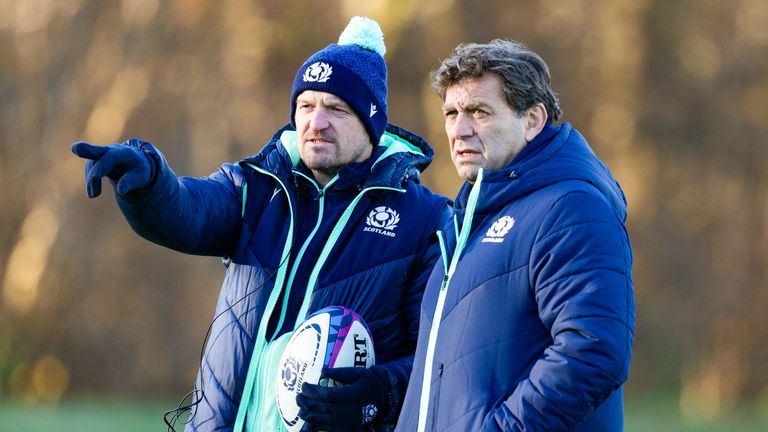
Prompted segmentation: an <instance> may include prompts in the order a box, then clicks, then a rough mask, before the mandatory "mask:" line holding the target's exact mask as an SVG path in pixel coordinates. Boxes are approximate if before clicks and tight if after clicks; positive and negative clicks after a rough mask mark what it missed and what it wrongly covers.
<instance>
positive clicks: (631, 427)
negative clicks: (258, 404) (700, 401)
mask: <svg viewBox="0 0 768 432" xmlns="http://www.w3.org/2000/svg"><path fill="white" fill-rule="evenodd" d="M172 406H175V403H174V402H164V401H136V400H130V401H127V400H107V401H104V400H101V401H99V400H79V401H75V400H68V401H64V402H62V403H60V404H59V405H58V406H53V405H48V406H25V405H24V404H22V403H19V402H13V401H8V400H0V432H50V431H57V432H75V431H78V432H81V431H110V432H138V431H166V430H167V428H166V426H165V424H164V423H163V420H162V416H163V413H164V412H165V411H166V410H168V409H170V408H171V407H172ZM177 430H179V431H181V430H183V427H178V428H177ZM625 431H626V432H646V431H650V432H722V431H737V432H765V431H768V412H766V411H765V410H762V411H761V410H758V409H743V410H740V411H738V412H735V413H733V414H731V415H730V416H727V417H725V418H721V419H718V420H712V421H703V420H699V421H690V420H689V421H686V420H684V419H683V418H682V417H681V416H680V413H679V411H678V409H677V405H676V403H674V400H672V399H665V398H653V399H651V398H643V399H632V398H628V399H627V401H626V428H625Z"/></svg>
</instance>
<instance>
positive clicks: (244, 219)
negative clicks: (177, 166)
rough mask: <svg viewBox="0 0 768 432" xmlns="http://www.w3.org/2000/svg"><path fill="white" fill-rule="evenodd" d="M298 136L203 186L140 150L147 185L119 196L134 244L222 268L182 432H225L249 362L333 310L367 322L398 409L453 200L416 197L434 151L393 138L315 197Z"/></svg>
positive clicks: (400, 135) (279, 140) (406, 137)
mask: <svg viewBox="0 0 768 432" xmlns="http://www.w3.org/2000/svg"><path fill="white" fill-rule="evenodd" d="M295 135H296V132H295V131H293V130H292V129H291V128H290V127H288V126H286V127H285V128H283V129H282V130H280V131H278V132H277V133H276V134H275V136H274V137H273V139H272V140H271V141H270V142H269V143H268V144H267V146H266V147H265V148H264V149H263V150H262V151H261V152H260V153H259V154H257V155H255V156H253V157H251V158H248V159H245V160H242V161H240V162H239V163H236V164H225V165H222V167H221V169H220V170H219V171H218V172H216V173H214V174H212V175H211V176H209V177H207V178H191V177H178V178H177V177H176V175H175V174H174V173H173V172H172V171H171V169H170V168H169V167H168V165H167V163H166V162H165V160H164V158H163V156H162V155H161V154H160V153H159V152H158V151H157V150H156V149H154V148H152V147H151V146H149V148H147V149H145V150H146V151H148V152H149V154H150V155H151V156H152V157H153V158H154V159H155V160H157V161H158V163H157V166H158V175H157V177H156V180H155V181H154V182H153V183H152V184H151V185H150V187H149V188H147V189H146V190H143V191H138V192H133V193H129V194H127V195H124V196H118V204H119V205H120V208H121V210H122V211H123V212H124V214H125V216H126V217H127V219H128V222H129V223H130V225H131V226H132V227H133V228H134V230H135V231H136V232H138V233H139V234H140V235H142V236H143V237H145V238H147V239H149V240H151V241H153V242H156V243H158V244H161V245H163V246H167V247H170V248H173V249H176V250H179V251H182V252H185V253H192V254H201V255H212V256H221V257H225V262H226V263H227V271H226V276H225V279H224V283H223V286H222V288H221V294H220V297H219V301H218V304H217V306H216V313H215V316H216V317H217V318H216V319H215V320H214V322H213V326H212V330H211V334H210V337H209V340H208V343H207V346H206V348H205V354H204V358H203V362H202V365H201V369H200V372H199V374H198V381H197V385H198V387H199V388H201V389H202V390H203V400H202V401H201V403H200V404H198V405H197V406H196V408H195V411H194V416H193V418H192V420H191V422H189V423H188V424H187V426H186V429H187V430H188V431H218V430H231V429H232V427H233V424H234V423H235V417H236V415H237V413H238V407H239V406H240V402H241V397H242V395H243V387H244V382H245V380H246V376H247V374H248V371H249V364H250V362H251V360H252V357H253V358H255V359H256V361H257V362H258V360H259V357H258V356H260V355H261V354H262V353H263V352H265V351H266V350H267V349H268V348H269V346H270V342H271V341H274V340H275V339H277V338H278V337H279V336H281V335H285V334H287V333H289V332H290V331H292V330H293V328H294V325H297V324H298V323H300V322H301V320H302V319H303V317H306V316H308V315H309V314H311V313H312V312H314V311H316V310H319V309H322V308H323V307H326V306H330V305H343V306H346V307H349V308H351V309H353V310H355V311H356V312H357V313H358V314H360V315H361V316H362V317H363V318H364V319H365V320H366V322H367V324H368V326H369V328H370V330H371V332H372V334H373V342H374V349H375V353H376V363H377V366H380V367H382V368H384V369H385V371H386V373H387V375H388V377H389V380H390V382H391V384H392V387H393V393H392V398H393V402H394V403H395V405H396V406H398V407H399V405H400V404H401V403H402V399H403V397H404V394H405V388H406V384H407V381H408V376H409V374H410V370H411V367H412V362H413V352H414V350H415V345H416V337H417V330H418V318H419V305H420V303H421V298H422V295H423V289H424V286H425V284H426V281H427V278H428V276H429V273H430V272H431V271H432V268H433V267H434V263H435V262H436V260H437V258H438V256H439V247H438V244H437V241H436V237H435V236H434V232H435V231H436V229H437V227H438V226H439V225H440V224H441V223H443V222H444V221H446V220H447V219H448V218H449V217H450V210H449V207H448V200H447V199H446V198H444V197H441V196H438V195H435V194H433V193H431V192H430V191H429V190H428V189H427V188H425V187H423V186H421V185H420V184H419V175H420V171H421V170H423V169H424V168H426V166H427V165H428V164H429V163H430V161H431V160H432V156H433V153H432V150H431V149H430V148H429V146H428V145H427V143H426V142H425V141H423V140H422V139H421V138H419V137H417V136H416V135H413V134H411V133H409V132H407V131H405V130H403V129H400V128H397V127H395V126H392V125H389V126H388V128H387V133H386V134H385V135H384V137H383V138H382V140H381V142H380V144H379V145H378V146H377V147H376V148H375V149H374V152H373V155H372V156H371V158H370V159H369V160H367V161H365V162H360V163H355V164H352V165H349V166H346V167H344V168H343V169H342V170H341V171H340V173H339V174H338V176H337V177H336V178H335V179H334V180H332V181H331V182H330V183H329V184H328V185H326V187H325V188H319V187H318V185H317V184H316V183H315V181H314V180H313V178H312V176H311V173H310V172H309V171H308V170H307V169H306V167H305V166H303V164H302V163H301V162H300V160H299V158H298V152H297V148H296V145H295V138H296V137H295ZM190 354H191V353H190ZM255 388H256V390H255V391H256V392H258V391H259V390H258V389H259V386H258V383H257V386H256V387H255ZM396 415H397V412H393V413H391V415H390V418H388V419H386V418H385V419H383V421H390V422H394V420H395V419H396ZM278 426H279V425H275V429H277V427H278ZM262 427H263V426H262Z"/></svg>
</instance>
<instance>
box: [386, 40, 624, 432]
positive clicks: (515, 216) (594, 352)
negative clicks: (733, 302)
mask: <svg viewBox="0 0 768 432" xmlns="http://www.w3.org/2000/svg"><path fill="white" fill-rule="evenodd" d="M432 78H433V87H434V89H435V90H436V92H437V94H438V95H439V96H440V97H441V98H442V99H443V102H444V103H443V114H444V118H445V131H446V134H447V136H448V144H449V148H450V151H451V158H452V160H453V163H454V165H455V166H456V170H457V171H458V173H459V176H461V177H462V178H464V179H465V180H466V182H465V183H464V185H463V187H462V188H461V190H460V191H459V194H458V197H457V198H456V203H455V206H456V208H455V215H454V218H453V221H452V222H451V223H449V224H447V225H446V226H445V227H444V228H443V230H441V231H438V233H437V235H438V239H439V243H440V246H441V250H442V254H443V259H442V260H440V263H439V264H438V265H437V266H436V267H435V270H434V271H433V273H432V275H431V276H430V279H429V282H428V284H427V288H426V291H425V293H424V300H423V303H422V311H421V322H420V327H419V340H418V345H417V348H416V357H415V360H414V368H413V372H412V374H411V380H410V383H409V387H408V392H407V394H406V398H405V404H404V406H403V410H402V412H401V416H400V419H399V421H398V425H397V430H399V431H403V432H411V431H418V432H423V431H439V432H448V431H455V432H465V431H481V430H482V431H501V430H504V431H548V432H552V431H566V430H567V431H571V430H576V431H590V432H599V431H619V430H622V428H623V402H622V390H621V389H622V384H623V383H624V382H625V381H626V379H627V375H628V370H629V362H630V357H631V349H632V340H633V334H634V313H635V310H634V300H633V291H632V276H631V266H632V251H631V247H630V243H629V237H628V235H627V231H626V229H625V225H624V223H625V219H626V200H625V198H624V194H623V193H622V191H621V189H620V187H619V185H618V183H617V182H616V180H614V178H613V177H612V175H611V173H610V172H609V170H608V168H607V167H606V166H605V165H604V164H603V163H602V162H601V161H600V160H599V159H598V158H597V157H596V156H595V154H594V153H593V151H592V150H591V149H590V147H589V145H588V144H587V142H586V141H585V139H584V138H583V137H582V136H581V135H580V134H579V133H578V132H577V131H576V130H575V129H574V128H572V127H571V125H569V124H568V123H563V124H561V125H555V124H554V121H555V120H557V119H559V117H560V115H561V110H560V107H559V104H558V100H557V97H556V96H555V93H554V92H553V91H552V90H551V88H550V76H549V68H548V67H547V65H546V63H545V62H544V61H543V60H542V59H541V57H539V56H538V55H537V54H535V53H533V52H531V51H530V50H528V49H527V48H526V47H525V46H523V45H522V44H520V43H517V42H511V41H504V40H494V41H491V42H490V43H487V44H465V45H460V46H458V47H457V48H456V49H455V51H454V52H453V55H452V56H451V57H450V58H448V59H446V60H444V61H443V63H442V65H441V66H440V68H439V69H438V70H437V71H436V72H434V74H433V76H432Z"/></svg>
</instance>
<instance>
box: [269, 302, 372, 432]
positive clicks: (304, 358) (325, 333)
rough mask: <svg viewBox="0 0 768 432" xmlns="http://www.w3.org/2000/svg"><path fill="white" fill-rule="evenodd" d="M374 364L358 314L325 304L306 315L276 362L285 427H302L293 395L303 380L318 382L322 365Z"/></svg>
mask: <svg viewBox="0 0 768 432" xmlns="http://www.w3.org/2000/svg"><path fill="white" fill-rule="evenodd" d="M374 363H375V357H374V353H373V339H372V338H371V332H370V331H369V330H368V326H367V325H366V324H365V321H363V319H362V318H361V317H360V316H359V315H358V314H356V313H355V312H354V311H352V310H350V309H347V308H345V307H342V306H329V307H327V308H324V309H321V310H319V311H317V312H315V313H313V314H312V315H310V316H309V317H308V318H307V319H306V321H304V322H303V323H302V324H301V325H299V326H298V327H297V328H296V330H295V331H294V333H293V335H292V336H291V338H290V339H289V340H288V343H287V344H286V346H285V350H284V351H283V354H282V356H281V357H280V363H278V370H277V377H276V378H277V382H276V391H277V408H278V411H279V412H280V417H281V418H282V420H283V424H284V425H285V427H286V428H287V429H288V430H289V431H290V432H294V431H299V430H301V428H302V426H304V420H302V419H301V418H299V415H298V414H299V407H298V405H296V395H298V394H299V393H300V392H301V386H302V385H303V384H304V383H310V384H317V383H318V382H319V381H320V374H321V373H322V370H323V367H331V368H332V367H350V366H356V367H366V368H367V367H370V366H372V365H373V364H374ZM329 385H333V383H329Z"/></svg>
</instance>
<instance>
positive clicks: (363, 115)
mask: <svg viewBox="0 0 768 432" xmlns="http://www.w3.org/2000/svg"><path fill="white" fill-rule="evenodd" d="M385 52H386V47H385V46H384V35H383V34H382V32H381V28H380V27H379V24H378V23H376V21H374V20H372V19H369V18H364V17H354V18H352V20H351V21H350V22H349V24H347V27H346V28H345V29H344V31H343V32H342V33H341V36H339V42H338V44H331V45H328V46H327V47H325V48H324V49H322V50H320V51H318V52H316V53H315V54H313V55H312V56H311V57H310V58H308V59H307V61H306V62H304V64H303V65H301V68H299V71H298V72H297V73H296V78H295V79H294V80H293V88H292V89H291V125H293V127H296V121H295V120H294V115H295V114H296V97H298V96H299V94H301V92H303V91H305V90H316V91H322V92H326V93H331V94H334V95H336V96H338V97H340V98H341V99H342V100H344V102H346V103H347V104H348V105H349V106H350V107H351V108H352V109H353V110H354V111H355V113H356V114H357V116H358V117H359V118H360V121H362V122H363V125H364V126H365V129H366V130H367V131H368V135H370V137H371V142H373V144H374V145H376V144H378V143H379V139H380V138H381V135H382V134H383V133H384V129H385V128H386V126H387V64H386V63H385V62H384V53H385Z"/></svg>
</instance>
